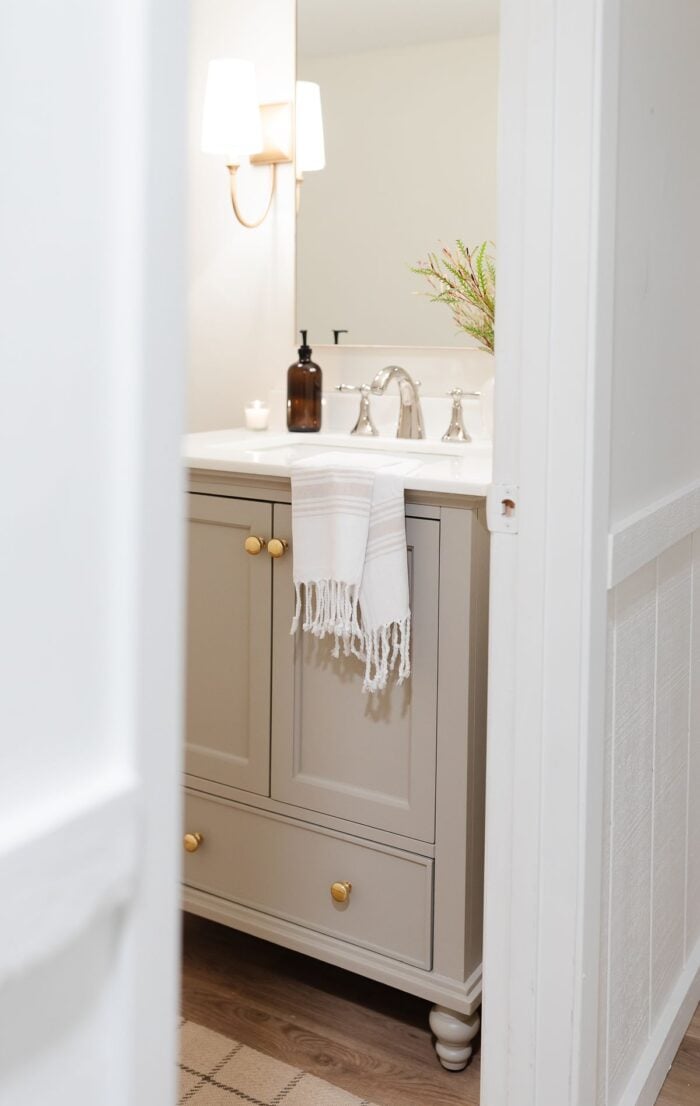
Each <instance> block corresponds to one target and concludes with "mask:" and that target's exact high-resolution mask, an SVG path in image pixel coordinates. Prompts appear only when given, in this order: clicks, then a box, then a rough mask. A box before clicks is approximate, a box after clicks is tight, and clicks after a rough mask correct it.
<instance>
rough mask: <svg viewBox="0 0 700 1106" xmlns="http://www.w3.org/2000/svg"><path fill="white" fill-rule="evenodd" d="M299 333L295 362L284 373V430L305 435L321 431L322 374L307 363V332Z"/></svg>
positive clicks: (308, 361) (308, 355) (309, 358)
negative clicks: (285, 414) (285, 390)
mask: <svg viewBox="0 0 700 1106" xmlns="http://www.w3.org/2000/svg"><path fill="white" fill-rule="evenodd" d="M300 334H301V346H300V347H299V360H298V361H295V362H294V364H293V365H290V366H289V369H288V370H287V430H294V431H297V432H299V433H302V434H304V433H305V434H309V433H314V432H315V431H318V430H320V429H321V396H322V382H323V374H322V372H321V367H320V365H317V364H316V363H315V362H314V361H312V360H311V353H312V350H311V348H310V347H309V346H308V345H307V342H306V334H307V332H306V331H305V330H302V331H300Z"/></svg>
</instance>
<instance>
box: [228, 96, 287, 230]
mask: <svg viewBox="0 0 700 1106" xmlns="http://www.w3.org/2000/svg"><path fill="white" fill-rule="evenodd" d="M260 117H261V122H262V129H263V142H264V146H263V149H262V151H261V152H260V153H259V154H252V155H251V158H250V164H251V165H268V166H269V167H270V168H271V170H272V172H271V175H270V195H269V199H268V201H267V206H266V208H265V211H264V213H263V214H262V215H261V217H260V218H259V219H257V220H256V221H255V222H251V221H250V220H249V219H246V218H245V216H244V215H243V214H242V212H241V209H240V206H239V203H238V190H237V187H236V172H237V170H238V168H239V166H238V165H233V164H229V165H228V171H229V178H230V187H231V207H232V208H233V213H234V215H235V216H236V218H237V219H238V222H239V223H240V224H241V225H242V226H244V227H248V228H249V229H250V230H254V229H255V227H259V226H260V224H261V223H263V222H264V221H265V219H266V218H267V216H268V215H269V213H270V208H271V207H272V201H273V199H274V196H275V189H276V187H277V166H278V165H288V164H290V163H291V161H292V150H293V141H294V138H293V123H292V105H291V104H261V105H260Z"/></svg>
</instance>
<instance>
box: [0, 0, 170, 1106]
mask: <svg viewBox="0 0 700 1106" xmlns="http://www.w3.org/2000/svg"><path fill="white" fill-rule="evenodd" d="M185 7H186V5H185V3H184V0H167V2H164V0H163V2H161V0H101V2H100V3H94V2H93V0H76V2H75V3H70V4H47V3H45V2H40V0H6V2H5V3H3V4H2V6H1V7H0V144H1V145H2V151H3V153H2V171H1V172H0V380H1V389H2V410H3V418H2V432H1V433H0V465H1V468H2V473H3V494H2V514H1V522H0V625H1V627H2V630H1V634H0V743H1V746H2V749H1V752H0V799H1V801H0V886H1V887H2V892H1V896H0V897H1V903H0V1025H1V1026H2V1029H1V1031H0V1103H2V1106H39V1104H40V1103H48V1102H51V1103H52V1106H63V1104H65V1106H68V1104H71V1106H75V1104H76V1103H79V1104H87V1103H90V1106H102V1104H105V1106H107V1104H109V1106H113V1104H114V1106H166V1104H167V1106H172V1103H173V1102H174V1101H175V1074H174V1069H175V1063H174V1061H175V1040H176V1013H177V934H178V921H177V903H178V894H179V892H178V886H177V881H178V875H179V870H178V869H179V848H178V838H179V804H178V799H177V784H178V774H179V767H180V754H179V744H180V708H179V676H180V652H181V606H182V604H181V599H180V591H181V567H180V566H181V544H182V525H181V521H180V519H181V514H182V510H181V504H182V493H181V486H180V485H181V480H180V476H179V463H178V453H179V440H178V439H179V433H180V425H181V410H182V379H183V357H182V346H183V343H182V332H181V323H180V320H181V319H182V315H183V303H182V295H181V276H180V274H181V273H182V270H183V261H184V256H183V255H184V250H183V241H182V239H183V226H184V217H183V183H182V182H183V180H184V166H183V160H184V159H183V139H182V130H183V127H182V123H183V118H184V110H183V101H184V92H185V52H184V27H185V21H184V14H185Z"/></svg>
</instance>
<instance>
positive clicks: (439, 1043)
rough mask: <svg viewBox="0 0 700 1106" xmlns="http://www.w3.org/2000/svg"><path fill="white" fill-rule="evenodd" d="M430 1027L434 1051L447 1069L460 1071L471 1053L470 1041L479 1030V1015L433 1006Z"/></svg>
mask: <svg viewBox="0 0 700 1106" xmlns="http://www.w3.org/2000/svg"><path fill="white" fill-rule="evenodd" d="M429 1021H430V1028H431V1029H432V1031H433V1033H434V1034H435V1051H436V1052H437V1054H438V1056H439V1058H440V1063H441V1064H442V1066H443V1068H447V1070H448V1071H461V1070H462V1068H465V1067H466V1066H467V1062H468V1060H469V1057H470V1056H471V1054H472V1045H471V1042H472V1041H473V1040H474V1038H475V1037H476V1035H477V1033H478V1032H479V1015H478V1013H477V1014H459V1013H457V1011H456V1010H448V1009H447V1007H446V1006H433V1008H432V1009H431V1011H430V1018H429Z"/></svg>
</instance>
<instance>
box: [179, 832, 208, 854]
mask: <svg viewBox="0 0 700 1106" xmlns="http://www.w3.org/2000/svg"><path fill="white" fill-rule="evenodd" d="M203 840H204V834H203V833H186V834H185V836H184V839H183V845H184V846H185V850H186V852H188V853H196V852H197V849H198V848H199V846H200V845H201V844H202V841H203Z"/></svg>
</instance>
